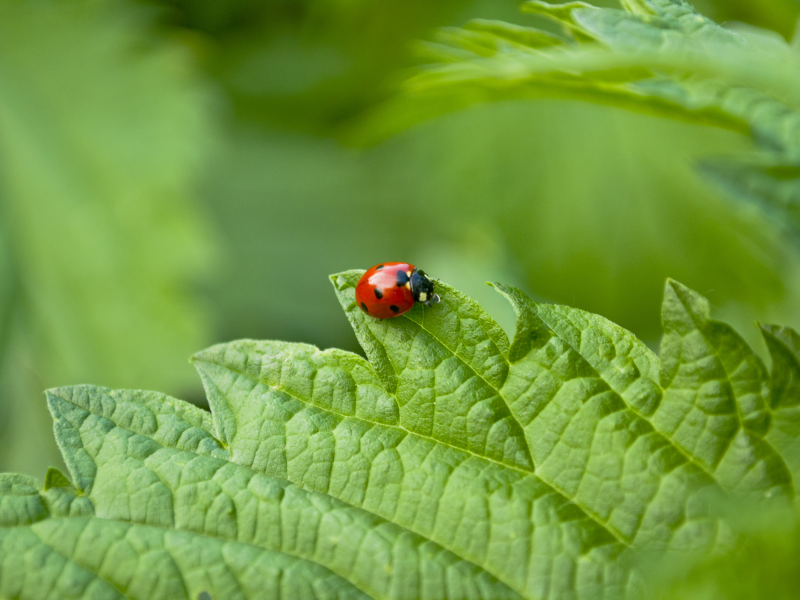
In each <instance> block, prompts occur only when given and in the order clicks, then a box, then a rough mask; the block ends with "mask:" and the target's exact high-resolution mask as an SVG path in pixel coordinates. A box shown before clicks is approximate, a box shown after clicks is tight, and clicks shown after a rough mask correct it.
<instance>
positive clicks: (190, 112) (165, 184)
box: [0, 1, 210, 471]
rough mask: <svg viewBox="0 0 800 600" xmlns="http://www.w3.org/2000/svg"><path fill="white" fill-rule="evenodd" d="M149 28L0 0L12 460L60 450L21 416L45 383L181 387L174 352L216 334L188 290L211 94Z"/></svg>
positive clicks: (200, 260) (5, 391) (123, 19)
mask: <svg viewBox="0 0 800 600" xmlns="http://www.w3.org/2000/svg"><path fill="white" fill-rule="evenodd" d="M146 27H147V26H146V24H145V23H144V22H142V20H141V15H140V14H139V13H138V12H136V11H134V10H132V9H126V8H123V7H116V8H111V7H109V6H105V5H103V4H102V3H94V2H77V3H71V4H63V3H57V2H49V1H44V2H34V3H17V2H11V1H2V2H0V80H1V81H2V84H0V201H1V202H2V215H3V219H2V229H3V233H2V238H3V242H4V243H3V246H2V248H3V252H4V253H5V255H4V257H3V261H4V262H6V263H7V264H9V265H10V269H11V273H12V275H13V279H12V281H13V282H14V285H15V294H16V296H17V298H18V300H17V302H16V304H15V305H14V306H15V310H14V313H13V315H12V318H11V324H12V327H11V329H10V331H9V333H8V334H7V335H4V336H3V339H4V340H5V348H4V349H3V350H4V353H5V364H4V369H3V374H2V377H3V379H2V382H3V386H2V397H1V399H0V402H2V403H3V405H4V406H3V408H2V411H3V412H4V414H5V415H6V416H7V418H6V419H4V421H5V422H4V426H5V427H6V431H5V436H4V444H3V446H2V455H0V464H1V465H3V467H8V466H13V467H15V468H17V469H20V470H25V471H34V470H37V471H38V470H42V469H43V468H44V467H46V466H47V464H48V463H50V462H52V461H53V460H54V452H55V448H54V446H53V445H52V442H51V441H50V439H49V435H48V434H47V430H48V429H49V426H47V425H46V424H45V423H46V422H45V421H43V420H42V421H40V422H41V424H42V425H43V433H44V435H40V434H39V430H38V429H37V427H36V426H35V425H33V423H31V422H30V421H26V419H23V418H22V417H21V415H24V414H29V415H31V417H30V418H33V415H37V414H38V410H36V409H34V408H33V407H34V406H35V407H37V409H38V406H39V402H38V401H37V398H38V397H39V390H40V389H42V387H46V386H50V385H56V384H64V383H68V382H69V383H72V382H75V381H90V380H93V381H99V382H104V383H109V384H113V385H118V386H132V385H144V386H146V387H162V388H166V389H170V390H176V391H177V390H180V389H185V388H186V387H187V386H191V385H192V383H191V379H190V376H191V372H190V371H189V370H188V368H187V369H186V370H182V369H180V368H176V367H175V365H176V364H182V363H183V357H184V356H185V355H186V354H187V353H188V352H189V351H190V350H191V349H192V348H193V347H196V346H197V345H198V344H200V343H202V341H203V340H206V339H207V336H208V325H207V322H206V319H205V317H204V316H203V313H202V311H201V309H200V306H199V305H198V304H197V302H196V301H195V300H193V299H192V298H191V296H190V294H189V292H190V290H189V286H190V285H192V284H193V283H195V282H196V281H197V279H198V277H199V276H200V274H201V273H203V272H204V270H205V264H206V263H207V262H208V260H209V256H210V254H209V241H208V240H209V238H210V236H209V235H208V231H207V227H206V226H205V224H204V222H203V217H202V215H201V214H200V213H199V211H198V207H197V206H196V205H195V203H194V201H193V199H192V197H191V196H190V193H189V185H190V182H191V180H192V177H193V175H194V173H195V171H196V169H197V167H198V166H199V164H198V163H199V160H200V159H201V158H202V157H204V155H205V151H206V150H207V145H208V142H209V133H210V131H209V122H208V108H209V106H208V98H207V94H206V93H205V91H204V90H203V89H202V87H201V86H200V85H199V83H198V81H197V78H196V75H195V74H194V72H193V69H192V65H191V62H190V61H189V60H188V56H186V55H185V54H184V53H183V52H182V51H180V50H179V48H178V47H177V46H174V45H172V44H170V43H167V42H165V41H164V40H158V39H156V38H155V37H154V36H152V35H151V34H149V33H148V32H147V28H146ZM4 308H5V306H4ZM6 329H7V328H5V327H4V331H6ZM31 379H32V380H33V381H30V380H31ZM12 404H13V405H12ZM34 421H35V419H34ZM23 423H25V424H23ZM55 456H57V455H55Z"/></svg>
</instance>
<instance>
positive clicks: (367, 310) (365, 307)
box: [361, 302, 369, 314]
mask: <svg viewBox="0 0 800 600" xmlns="http://www.w3.org/2000/svg"><path fill="white" fill-rule="evenodd" d="M361 308H363V309H364V312H365V313H367V314H369V309H368V308H367V305H366V304H365V303H363V302H362V303H361Z"/></svg>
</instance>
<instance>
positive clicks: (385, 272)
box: [356, 262, 441, 319]
mask: <svg viewBox="0 0 800 600" xmlns="http://www.w3.org/2000/svg"><path fill="white" fill-rule="evenodd" d="M440 300H441V298H439V296H438V295H437V294H434V293H433V281H431V279H430V277H428V276H427V275H426V274H425V271H421V270H420V269H418V268H417V267H415V266H414V265H411V264H409V263H404V262H388V263H381V264H379V265H375V266H374V267H372V268H370V269H368V270H367V272H366V273H364V275H363V276H362V277H361V279H359V280H358V285H356V302H357V303H358V306H359V307H360V308H361V310H363V311H364V312H365V313H367V314H368V315H369V316H371V317H375V318H377V319H389V318H391V317H397V316H399V315H402V314H403V313H406V312H408V311H409V310H411V308H412V307H413V306H414V303H415V302H421V303H422V304H424V305H425V306H432V305H434V304H436V303H438V302H439V301H440Z"/></svg>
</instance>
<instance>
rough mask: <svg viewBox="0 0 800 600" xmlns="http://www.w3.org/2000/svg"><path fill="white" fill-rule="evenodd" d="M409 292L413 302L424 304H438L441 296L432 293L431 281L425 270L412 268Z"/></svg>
mask: <svg viewBox="0 0 800 600" xmlns="http://www.w3.org/2000/svg"><path fill="white" fill-rule="evenodd" d="M411 294H412V295H413V296H414V301H415V302H422V303H423V304H424V305H425V306H431V305H432V304H438V303H439V301H440V300H441V298H439V295H438V294H434V293H433V281H431V278H430V277H428V276H427V275H426V274H425V271H420V270H419V269H414V270H413V271H412V273H411Z"/></svg>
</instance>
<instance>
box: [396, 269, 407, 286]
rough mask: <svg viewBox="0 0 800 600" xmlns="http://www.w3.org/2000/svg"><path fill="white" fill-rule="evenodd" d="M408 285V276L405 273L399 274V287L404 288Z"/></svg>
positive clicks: (400, 272) (399, 272)
mask: <svg viewBox="0 0 800 600" xmlns="http://www.w3.org/2000/svg"><path fill="white" fill-rule="evenodd" d="M407 283H408V274H407V273H406V272H405V271H398V272H397V287H403V286H404V285H405V284H407Z"/></svg>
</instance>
